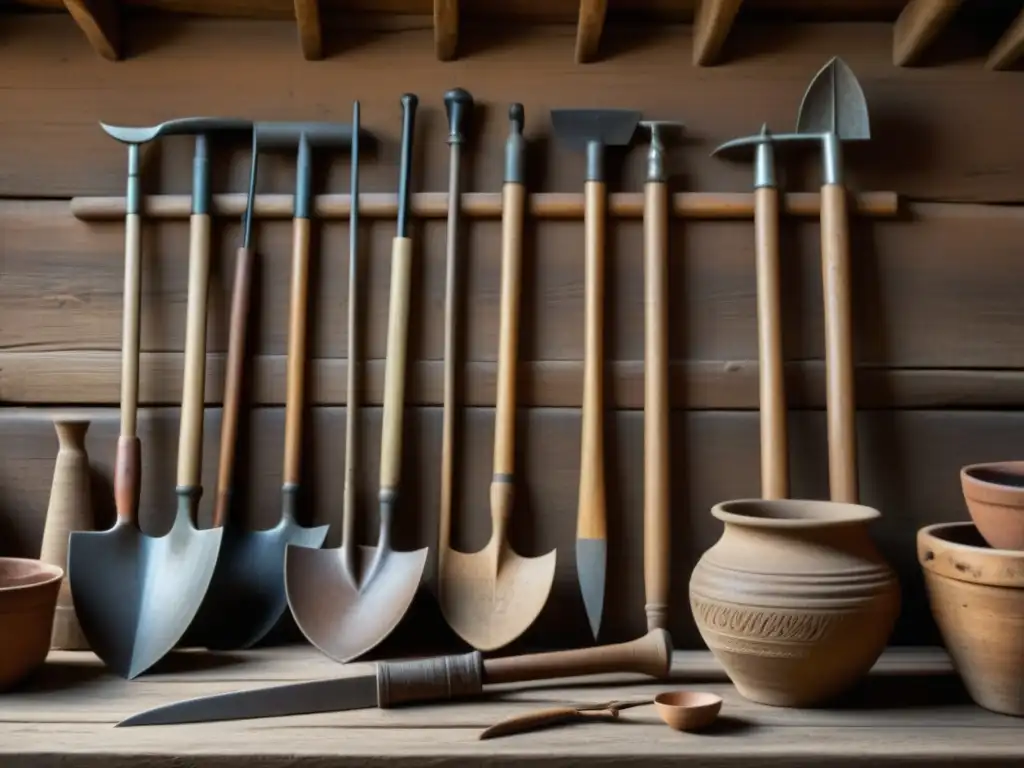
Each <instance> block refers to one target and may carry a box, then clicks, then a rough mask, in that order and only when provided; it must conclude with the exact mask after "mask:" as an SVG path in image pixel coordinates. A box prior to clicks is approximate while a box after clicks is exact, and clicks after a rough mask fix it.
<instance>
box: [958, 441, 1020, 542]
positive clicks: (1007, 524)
mask: <svg viewBox="0 0 1024 768" xmlns="http://www.w3.org/2000/svg"><path fill="white" fill-rule="evenodd" d="M960 487H961V488H963V492H964V500H965V501H966V502H967V509H968V511H969V512H970V513H971V519H972V520H973V521H974V524H975V525H976V526H978V532H979V533H981V535H982V536H984V537H985V541H986V542H988V545H989V546H990V547H992V548H993V549H1019V550H1024V461H1001V462H993V463H990V464H971V465H969V466H966V467H964V468H963V469H961V470H960Z"/></svg>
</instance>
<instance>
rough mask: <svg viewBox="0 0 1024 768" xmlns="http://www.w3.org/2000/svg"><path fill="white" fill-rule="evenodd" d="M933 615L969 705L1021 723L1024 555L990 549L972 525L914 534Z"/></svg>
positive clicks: (1023, 701) (947, 525)
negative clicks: (975, 705) (1014, 716)
mask: <svg viewBox="0 0 1024 768" xmlns="http://www.w3.org/2000/svg"><path fill="white" fill-rule="evenodd" d="M917 559H918V562H920V563H921V567H922V568H923V569H924V578H925V586H926V588H927V590H928V601H929V603H930V604H931V609H932V616H934V617H935V623H936V624H938V627H939V632H941V633H942V639H943V641H944V643H945V645H946V650H947V651H948V652H949V655H950V657H951V658H952V659H953V665H954V666H955V667H956V670H957V672H959V673H960V676H961V677H962V678H963V681H964V686H965V687H966V688H967V692H968V693H969V694H970V695H971V698H972V699H974V701H975V702H976V703H977V704H979V705H980V706H982V707H984V708H985V709H990V710H992V711H993V712H1001V713H1003V714H1005V715H1016V716H1017V717H1024V640H1022V633H1024V552H1020V551H1014V550H1006V549H1002V550H1000V549H992V548H991V547H989V546H988V545H987V544H986V543H985V540H984V539H983V538H982V536H981V534H980V533H979V532H978V529H977V527H976V526H975V525H974V524H973V523H942V524H939V525H930V526H928V527H926V528H922V529H921V530H920V531H918V533H917Z"/></svg>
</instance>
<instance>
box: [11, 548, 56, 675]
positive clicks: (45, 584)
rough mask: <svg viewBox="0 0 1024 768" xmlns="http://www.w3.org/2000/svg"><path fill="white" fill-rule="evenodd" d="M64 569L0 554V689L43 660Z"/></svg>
mask: <svg viewBox="0 0 1024 768" xmlns="http://www.w3.org/2000/svg"><path fill="white" fill-rule="evenodd" d="M63 578H64V569H63V568H60V567H59V566H56V565H50V564H48V563H43V562H40V561H39V560H28V559H23V558H18V557H0V690H6V689H8V688H11V687H12V686H14V685H17V684H18V683H20V682H21V681H22V680H24V679H25V678H26V677H28V676H29V675H30V674H31V673H32V672H34V671H35V670H36V669H37V668H38V667H39V666H40V665H41V664H42V663H43V661H45V660H46V655H47V654H48V653H49V652H50V633H51V632H52V631H53V617H54V614H55V613H56V610H57V592H58V591H59V590H60V584H61V581H62V580H63Z"/></svg>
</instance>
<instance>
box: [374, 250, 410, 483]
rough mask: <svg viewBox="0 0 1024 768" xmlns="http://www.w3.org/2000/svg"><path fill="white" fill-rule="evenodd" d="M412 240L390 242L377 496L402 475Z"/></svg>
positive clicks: (396, 481)
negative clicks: (389, 283) (386, 342)
mask: <svg viewBox="0 0 1024 768" xmlns="http://www.w3.org/2000/svg"><path fill="white" fill-rule="evenodd" d="M411 278H412V240H411V239H410V238H408V237H396V238H394V240H392V242H391V297H390V299H389V309H388V346H387V359H386V361H385V367H384V417H383V418H384V424H383V426H382V435H381V447H380V492H381V494H384V493H386V492H388V493H390V492H393V491H394V490H395V489H396V488H397V487H398V481H399V478H400V477H401V474H402V415H403V410H404V407H405V365H406V347H407V344H408V328H409V289H410V283H411Z"/></svg>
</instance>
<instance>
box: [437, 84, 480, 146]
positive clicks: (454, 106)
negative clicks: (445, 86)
mask: <svg viewBox="0 0 1024 768" xmlns="http://www.w3.org/2000/svg"><path fill="white" fill-rule="evenodd" d="M444 108H445V112H447V113H448V143H449V144H461V143H462V139H463V135H462V121H463V119H464V118H465V117H466V115H467V114H469V111H470V110H471V109H473V96H472V95H471V94H470V93H469V91H467V90H465V89H464V88H452V89H451V90H450V91H448V93H446V94H445V95H444Z"/></svg>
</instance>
